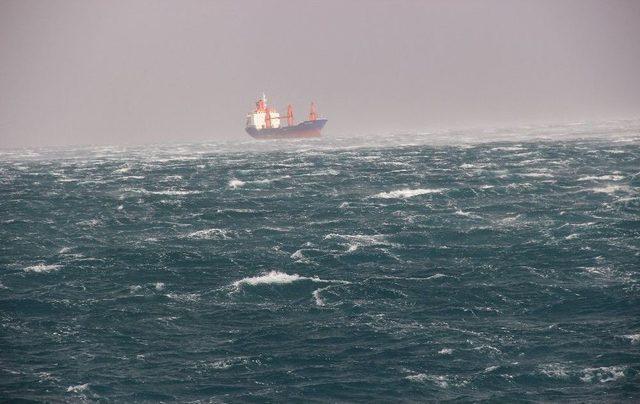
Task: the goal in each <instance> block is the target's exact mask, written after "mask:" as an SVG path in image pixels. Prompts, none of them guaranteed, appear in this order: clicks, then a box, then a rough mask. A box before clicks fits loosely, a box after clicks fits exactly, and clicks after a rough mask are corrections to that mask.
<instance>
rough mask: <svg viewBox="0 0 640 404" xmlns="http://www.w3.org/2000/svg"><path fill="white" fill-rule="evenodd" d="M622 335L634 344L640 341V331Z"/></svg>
mask: <svg viewBox="0 0 640 404" xmlns="http://www.w3.org/2000/svg"><path fill="white" fill-rule="evenodd" d="M622 337H623V338H626V339H628V340H629V341H631V343H632V344H637V343H640V333H638V334H628V335H623V336H622Z"/></svg>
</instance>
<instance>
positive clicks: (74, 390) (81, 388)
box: [67, 383, 89, 393]
mask: <svg viewBox="0 0 640 404" xmlns="http://www.w3.org/2000/svg"><path fill="white" fill-rule="evenodd" d="M88 388H89V383H85V384H78V385H76V386H69V387H67V392H68V393H80V392H81V391H85V390H86V389H88Z"/></svg>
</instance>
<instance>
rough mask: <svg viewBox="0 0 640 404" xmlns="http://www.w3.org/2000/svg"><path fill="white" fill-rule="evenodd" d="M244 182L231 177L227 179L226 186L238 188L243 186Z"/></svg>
mask: <svg viewBox="0 0 640 404" xmlns="http://www.w3.org/2000/svg"><path fill="white" fill-rule="evenodd" d="M245 184H246V182H244V181H241V180H236V179H233V180H230V181H229V184H228V186H229V188H231V189H238V188H241V187H243V186H244V185H245Z"/></svg>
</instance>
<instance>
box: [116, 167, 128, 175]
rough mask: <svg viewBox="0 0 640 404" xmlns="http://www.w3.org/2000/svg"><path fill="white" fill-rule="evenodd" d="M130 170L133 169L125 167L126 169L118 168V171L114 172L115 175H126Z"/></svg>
mask: <svg viewBox="0 0 640 404" xmlns="http://www.w3.org/2000/svg"><path fill="white" fill-rule="evenodd" d="M129 170H131V167H128V166H124V167H121V168H118V169H117V170H113V173H114V174H124V173H127V172H129Z"/></svg>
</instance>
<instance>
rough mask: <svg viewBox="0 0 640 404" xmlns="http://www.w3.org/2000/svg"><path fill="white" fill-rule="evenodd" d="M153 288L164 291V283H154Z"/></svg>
mask: <svg viewBox="0 0 640 404" xmlns="http://www.w3.org/2000/svg"><path fill="white" fill-rule="evenodd" d="M154 287H155V288H156V290H164V283H162V282H156V283H154Z"/></svg>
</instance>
